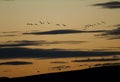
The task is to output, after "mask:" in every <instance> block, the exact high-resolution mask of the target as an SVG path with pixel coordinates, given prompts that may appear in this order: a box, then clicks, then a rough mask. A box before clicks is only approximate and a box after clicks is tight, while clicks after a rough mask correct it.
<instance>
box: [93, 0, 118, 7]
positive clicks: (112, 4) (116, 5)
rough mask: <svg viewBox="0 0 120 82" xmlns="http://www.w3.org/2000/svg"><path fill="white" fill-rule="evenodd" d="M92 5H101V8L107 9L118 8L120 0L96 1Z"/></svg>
mask: <svg viewBox="0 0 120 82" xmlns="http://www.w3.org/2000/svg"><path fill="white" fill-rule="evenodd" d="M93 6H101V7H103V8H108V9H118V8H120V2H119V1H111V2H105V3H97V4H93Z"/></svg>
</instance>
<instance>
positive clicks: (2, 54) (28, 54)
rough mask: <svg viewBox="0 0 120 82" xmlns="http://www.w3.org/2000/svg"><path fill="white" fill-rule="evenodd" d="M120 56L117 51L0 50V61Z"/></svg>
mask: <svg viewBox="0 0 120 82" xmlns="http://www.w3.org/2000/svg"><path fill="white" fill-rule="evenodd" d="M110 55H120V52H119V51H118V52H117V51H114V52H112V51H110V52H109V51H71V50H64V49H28V48H16V47H14V48H0V59H9V58H67V57H91V56H110Z"/></svg>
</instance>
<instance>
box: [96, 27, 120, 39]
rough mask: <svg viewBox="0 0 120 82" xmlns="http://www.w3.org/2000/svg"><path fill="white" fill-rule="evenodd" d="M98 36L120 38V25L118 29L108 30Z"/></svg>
mask: <svg viewBox="0 0 120 82" xmlns="http://www.w3.org/2000/svg"><path fill="white" fill-rule="evenodd" d="M117 26H118V25H117ZM98 36H103V37H107V38H108V39H120V26H119V27H118V28H116V29H113V30H109V31H106V32H105V33H103V34H101V35H98Z"/></svg>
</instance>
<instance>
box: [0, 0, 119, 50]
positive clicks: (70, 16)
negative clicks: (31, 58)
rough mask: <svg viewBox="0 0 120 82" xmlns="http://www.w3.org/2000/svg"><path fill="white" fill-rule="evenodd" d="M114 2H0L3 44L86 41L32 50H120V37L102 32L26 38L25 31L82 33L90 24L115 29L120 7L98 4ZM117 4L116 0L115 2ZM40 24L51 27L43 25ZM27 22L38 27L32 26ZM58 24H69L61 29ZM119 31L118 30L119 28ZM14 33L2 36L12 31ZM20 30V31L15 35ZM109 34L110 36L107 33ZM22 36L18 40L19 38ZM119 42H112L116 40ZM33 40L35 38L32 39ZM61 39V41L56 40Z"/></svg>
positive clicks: (3, 0)
mask: <svg viewBox="0 0 120 82" xmlns="http://www.w3.org/2000/svg"><path fill="white" fill-rule="evenodd" d="M110 1H111V0H0V32H1V38H2V39H1V43H5V42H6V43H7V41H13V42H14V41H22V40H29V41H30V40H32V41H40V40H45V41H50V42H52V41H85V42H84V43H80V44H72V45H70V44H49V45H50V46H46V45H45V46H33V45H32V46H31V48H46V49H52V48H62V49H63V48H65V49H78V50H81V49H82V50H87V49H88V50H89V49H91V50H92V49H93V50H94V49H96V48H97V49H109V48H110V49H111V48H112V50H117V51H119V35H110V37H109V35H108V36H107V35H102V34H103V33H97V32H96V33H92V32H90V33H77V34H74V33H73V34H59V35H24V34H22V33H26V32H34V31H35V30H36V31H37V32H42V31H43V32H44V31H52V30H64V29H67V30H68V29H72V30H83V29H84V26H85V25H87V24H97V23H101V22H102V21H104V22H106V24H103V23H101V25H97V26H94V27H90V28H88V29H87V30H88V31H89V30H91V31H93V30H114V29H117V28H118V27H119V26H117V25H118V24H120V23H119V21H120V8H114V9H112V8H103V7H102V5H101V6H94V5H95V4H100V3H107V2H110ZM113 1H114V0H113ZM115 1H119V0H115ZM39 21H43V22H47V21H48V22H50V23H51V24H44V25H41V24H40V23H39ZM27 23H33V24H39V25H38V26H35V25H33V26H29V25H26V24H27ZM56 24H66V25H67V26H66V27H63V26H62V27H58V26H56ZM118 30H119V29H118ZM11 31H12V33H8V34H7V33H2V32H11ZM13 31H18V32H13ZM108 34H109V33H108ZM18 36H19V37H18ZM116 36H118V37H117V39H111V38H114V37H116ZM31 37H32V38H31ZM57 37H59V39H58V38H57Z"/></svg>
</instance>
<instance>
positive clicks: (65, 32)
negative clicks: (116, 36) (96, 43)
mask: <svg viewBox="0 0 120 82" xmlns="http://www.w3.org/2000/svg"><path fill="white" fill-rule="evenodd" d="M97 32H104V30H95V31H82V30H67V29H64V30H50V31H44V32H30V33H23V34H33V35H58V34H75V33H97Z"/></svg>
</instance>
